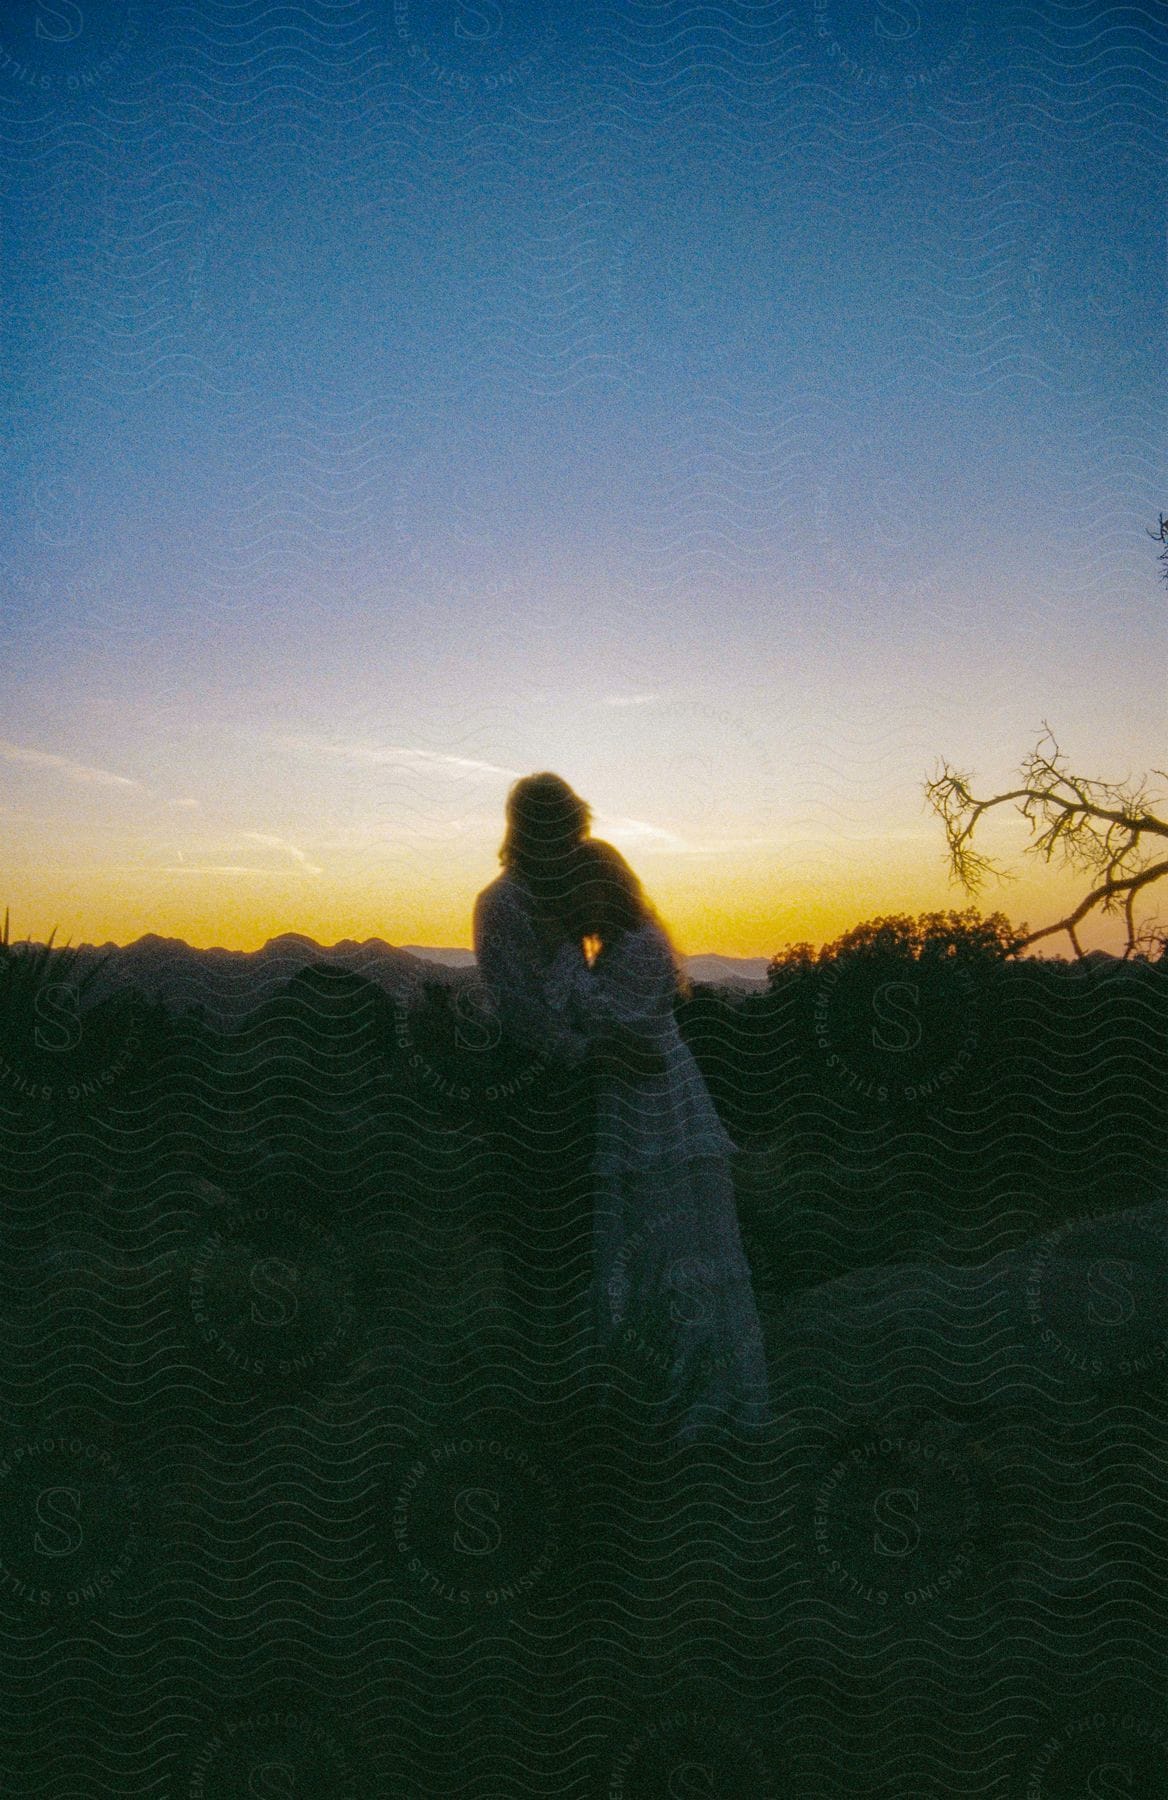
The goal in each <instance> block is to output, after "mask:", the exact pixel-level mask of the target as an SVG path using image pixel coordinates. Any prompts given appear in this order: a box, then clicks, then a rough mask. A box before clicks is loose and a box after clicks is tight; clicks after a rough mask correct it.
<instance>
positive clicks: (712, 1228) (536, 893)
mask: <svg viewBox="0 0 1168 1800" xmlns="http://www.w3.org/2000/svg"><path fill="white" fill-rule="evenodd" d="M591 822H592V814H591V809H590V808H589V806H588V805H587V803H586V802H585V801H584V800H582V799H581V798H580V796H579V795H578V794H576V793H574V792H573V791H572V789H571V788H570V787H569V786H568V784H567V782H565V781H563V780H561V778H560V777H559V776H558V775H551V774H539V775H528V776H525V777H524V778H523V779H522V780H520V781H517V782H516V783H515V785H514V786H513V787H512V789H511V791H510V793H509V795H508V797H507V831H506V836H505V837H504V839H503V844H502V847H501V850H500V853H499V860H500V861H501V862H502V864H503V873H502V874H501V875H500V876H499V877H498V878H497V879H496V880H495V881H493V882H492V883H491V884H490V886H489V887H487V888H485V889H484V890H483V892H482V893H481V894H480V895H479V897H478V900H477V902H476V904H475V913H474V941H475V952H476V956H477V959H478V967H479V972H480V974H481V977H482V979H483V981H484V983H485V984H486V986H487V988H488V990H489V991H490V993H491V994H492V996H493V999H494V1003H495V1006H496V1008H497V1010H498V1014H499V1017H500V1019H501V1021H502V1024H503V1027H504V1030H505V1032H506V1033H507V1035H508V1036H509V1038H510V1039H511V1041H512V1043H513V1044H514V1045H515V1046H516V1047H519V1046H522V1048H523V1050H524V1051H525V1052H526V1053H529V1054H531V1055H533V1057H536V1058H539V1059H542V1061H543V1062H544V1064H545V1066H546V1067H547V1068H548V1069H549V1071H550V1074H551V1078H552V1081H553V1084H554V1083H555V1082H556V1081H559V1082H560V1083H561V1084H562V1087H563V1091H566V1092H569V1093H571V1092H573V1091H574V1092H575V1094H576V1095H577V1097H578V1101H579V1103H578V1104H576V1105H575V1107H569V1108H568V1111H567V1112H566V1114H565V1115H564V1116H565V1118H567V1119H568V1120H569V1121H570V1129H571V1132H572V1136H573V1141H572V1143H571V1144H567V1143H564V1144H563V1145H562V1146H561V1152H560V1153H561V1155H562V1156H563V1157H564V1159H565V1165H564V1166H565V1167H568V1166H571V1165H573V1164H575V1165H576V1166H577V1167H582V1169H583V1172H584V1175H585V1184H584V1185H585V1188H586V1191H587V1192H588V1194H589V1196H590V1212H591V1217H590V1219H589V1220H586V1221H583V1228H584V1229H585V1231H586V1232H588V1234H589V1235H590V1240H591V1272H590V1295H591V1303H590V1311H591V1315H592V1329H593V1334H594V1335H593V1341H592V1345H591V1348H590V1352H589V1355H588V1358H587V1361H588V1364H589V1375H590V1378H591V1380H592V1382H593V1383H594V1391H595V1393H596V1396H597V1398H598V1399H599V1401H600V1404H601V1405H608V1404H610V1403H611V1401H612V1399H613V1398H614V1393H615V1389H614V1378H615V1382H616V1387H619V1388H620V1389H621V1391H622V1392H623V1393H625V1394H631V1395H632V1397H633V1399H634V1402H635V1401H636V1400H637V1398H638V1396H641V1397H643V1399H644V1401H645V1402H646V1403H647V1404H648V1407H649V1410H650V1411H651V1412H653V1413H655V1415H656V1417H657V1418H658V1420H659V1422H661V1423H665V1424H666V1425H667V1428H668V1429H669V1430H670V1431H671V1432H673V1433H675V1434H676V1435H677V1436H678V1437H680V1438H682V1439H685V1438H688V1437H691V1436H693V1435H695V1434H699V1433H703V1432H705V1431H707V1430H711V1429H713V1430H717V1429H719V1428H722V1427H731V1428H735V1429H743V1430H751V1429H756V1428H758V1427H759V1426H761V1425H763V1424H765V1422H766V1420H767V1416H768V1408H767V1383H766V1364H765V1357H764V1354H763V1347H762V1339H761V1333H760V1330H759V1323H758V1314H757V1310H756V1308H755V1303H754V1295H753V1292H752V1289H751V1280H750V1269H749V1265H748V1263H747V1261H746V1257H745V1254H744V1252H743V1247H742V1240H741V1236H740V1233H739V1229H738V1217H737V1211H736V1206H735V1199H734V1186H733V1180H732V1175H731V1165H730V1158H731V1156H732V1155H733V1154H734V1151H735V1145H734V1144H733V1143H732V1141H731V1139H730V1138H729V1137H728V1135H727V1133H726V1131H725V1130H724V1128H723V1126H722V1124H721V1121H720V1120H719V1118H718V1115H717V1113H716V1111H715V1109H714V1105H713V1102H712V1101H711V1099H710V1096H709V1093H708V1091H707V1089H706V1085H705V1082H704V1081H703V1079H702V1076H701V1072H700V1070H699V1069H698V1066H697V1063H696V1062H695V1061H694V1058H693V1056H692V1054H691V1052H690V1051H689V1049H688V1048H687V1046H686V1044H685V1043H684V1042H683V1040H682V1037H681V1033H680V1031H679V1030H678V1026H677V1022H676V1019H675V1016H674V1001H675V999H676V997H677V996H678V994H679V993H684V992H685V990H686V986H687V984H686V980H685V977H684V975H683V973H682V971H681V967H680V964H679V960H678V957H677V954H676V952H675V950H674V948H673V945H672V943H671V942H670V939H669V936H668V934H667V933H666V931H665V929H664V927H663V926H662V924H661V921H660V919H659V918H658V917H657V914H656V912H655V911H654V909H653V907H652V906H651V905H650V903H649V901H648V899H647V898H646V896H645V893H644V891H643V889H642V887H641V884H640V882H639V881H638V879H637V877H636V875H635V874H634V872H633V870H632V869H631V868H630V867H629V865H628V863H627V862H626V861H625V859H624V857H623V856H622V855H621V854H620V852H619V850H616V849H615V848H614V847H613V846H612V845H611V844H608V843H605V842H603V841H602V840H600V839H597V838H593V837H591V836H590V835H589V831H590V827H591ZM588 951H592V952H593V953H594V954H593V955H592V960H591V961H590V960H589V956H588V954H587V952H588ZM559 1192H560V1196H561V1200H562V1194H563V1189H562V1187H561V1188H560V1190H559ZM580 1230H581V1221H580V1220H579V1215H578V1213H577V1217H576V1230H575V1237H576V1241H577V1243H578V1242H579V1235H580Z"/></svg>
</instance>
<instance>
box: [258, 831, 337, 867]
mask: <svg viewBox="0 0 1168 1800" xmlns="http://www.w3.org/2000/svg"><path fill="white" fill-rule="evenodd" d="M240 836H241V837H245V838H249V839H250V840H251V842H252V843H253V844H266V845H267V846H268V848H269V849H270V850H283V851H284V852H286V854H287V855H288V856H291V857H294V858H295V859H296V861H297V862H298V863H299V864H300V865H301V867H302V868H303V869H304V870H305V872H306V873H307V874H309V875H323V874H324V870H323V869H321V868H319V867H318V866H317V864H316V863H314V862H312V861H311V859H310V858H309V857H308V856H307V855H306V853H305V852H304V851H303V850H301V849H299V848H298V847H297V845H295V844H290V843H289V842H288V839H287V838H282V837H273V836H272V835H271V833H270V832H267V831H243V832H241V833H240Z"/></svg>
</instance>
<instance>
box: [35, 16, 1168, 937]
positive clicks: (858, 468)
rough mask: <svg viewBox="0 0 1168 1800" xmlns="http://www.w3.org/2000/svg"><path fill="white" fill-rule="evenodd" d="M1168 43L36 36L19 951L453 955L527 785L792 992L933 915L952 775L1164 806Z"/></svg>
mask: <svg viewBox="0 0 1168 1800" xmlns="http://www.w3.org/2000/svg"><path fill="white" fill-rule="evenodd" d="M79 19H80V24H79V23H78V20H79ZM1166 35H1168V33H1166V30H1165V25H1164V21H1163V18H1162V16H1161V15H1157V14H1154V13H1152V12H1151V11H1150V10H1142V9H1140V8H1138V7H1136V8H1124V9H1119V8H1114V7H1103V6H1098V7H1097V6H1094V5H1091V4H1087V5H1084V6H1076V7H1073V8H1072V7H1070V6H1066V5H1050V4H1042V5H1034V4H1028V5H1019V6H1014V7H988V8H987V7H982V6H978V7H976V8H968V9H967V8H964V7H963V6H961V5H957V6H953V7H937V8H932V9H925V8H921V7H916V6H914V5H911V4H909V3H908V0H876V4H875V5H869V6H864V7H860V6H854V5H845V4H843V3H842V0H826V3H823V0H807V3H806V4H805V5H800V6H794V7H781V6H771V5H767V4H757V3H756V4H749V5H745V4H744V5H736V6H727V5H718V6H698V7H693V6H683V5H681V4H677V5H674V4H661V3H660V0H652V3H651V4H637V5H631V6H630V5H624V6H620V7H601V6H587V5H586V6H583V7H573V8H571V9H568V8H558V7H550V8H549V7H530V6H520V5H509V4H503V3H500V4H495V3H494V0H478V3H477V4H476V5H474V6H472V5H470V4H461V5H459V4H453V5H450V6H430V7H427V8H419V7H418V6H415V5H413V3H412V0H410V4H406V3H405V0H397V4H396V6H395V5H384V4H373V3H372V0H351V3H345V4H339V5H338V4H324V3H323V0H321V3H318V4H315V5H308V6H297V7H289V6H279V5H277V6H272V5H268V4H260V0H254V3H253V0H244V3H243V4H236V3H234V0H233V3H232V4H227V3H226V0H221V3H218V4H214V5H199V6H196V7H193V8H191V7H184V8H179V7H176V6H167V5H164V6H161V7H156V8H152V9H151V10H150V11H149V12H148V13H147V12H146V11H145V10H144V9H141V8H139V7H138V6H137V5H136V4H135V3H134V0H111V3H110V5H109V6H108V8H104V9H102V10H101V11H100V12H97V11H96V9H88V10H87V11H86V13H84V14H81V13H79V11H78V9H71V8H69V7H67V6H64V5H63V4H60V0H54V3H53V4H52V5H49V4H47V0H45V3H44V4H41V5H39V6H38V5H37V4H31V5H28V6H25V7H23V8H21V9H20V11H19V13H18V15H17V21H16V24H14V25H6V26H5V27H4V28H3V29H2V30H0V130H2V131H3V134H4V142H5V149H6V156H5V164H6V168H7V174H6V177H5V211H6V217H7V221H8V224H7V244H8V249H7V258H6V265H7V275H6V280H5V284H4V286H5V301H6V305H5V311H4V319H5V326H6V329H7V335H8V356H7V358H6V361H7V366H8V373H9V379H10V384H11V385H10V388H9V405H8V432H7V433H6V451H5V460H6V464H7V475H8V486H9V492H10V495H11V497H12V498H11V504H10V506H9V508H8V509H6V522H5V524H4V526H3V536H2V540H0V549H2V555H3V564H4V569H5V573H6V580H5V590H4V596H5V597H4V602H3V604H4V608H5V614H6V621H5V622H6V624H7V626H8V630H7V631H6V633H5V640H6V645H7V649H8V654H7V657H6V666H5V672H4V675H3V688H2V693H3V724H2V726H0V736H2V738H3V743H4V744H5V745H7V746H8V749H7V751H0V755H3V757H4V762H5V773H6V775H7V777H8V780H7V781H6V783H5V799H4V802H3V804H4V811H5V821H4V822H5V823H6V825H7V827H8V830H7V832H6V836H7V837H8V840H9V844H10V850H11V853H12V854H11V862H10V876H9V880H10V884H11V886H12V898H11V904H12V905H13V910H14V915H15V917H16V920H17V924H18V928H19V929H21V930H22V931H23V930H29V931H31V932H32V933H33V934H34V935H35V934H38V933H44V932H46V931H47V930H48V929H50V928H51V927H52V926H53V925H54V924H57V925H59V926H60V929H61V932H62V935H72V936H74V937H75V938H82V937H89V938H94V937H96V938H99V939H100V938H104V937H107V936H110V937H114V938H115V939H118V940H123V939H125V938H126V937H129V936H133V935H136V934H137V932H138V931H140V930H145V929H151V928H153V929H160V930H171V931H175V932H179V933H181V934H182V935H187V936H189V937H191V938H192V940H193V941H203V942H210V941H220V942H238V943H239V944H241V945H242V944H245V943H247V944H250V943H252V942H259V941H262V938H263V937H264V936H265V935H267V934H268V932H269V931H274V930H279V929H306V930H312V931H315V932H316V933H317V935H325V934H328V933H330V932H332V933H334V934H335V935H338V936H340V935H352V936H364V935H369V934H372V933H375V932H376V933H377V934H378V935H382V936H386V937H389V938H396V939H397V940H398V941H420V940H424V939H429V940H430V941H436V940H437V939H438V938H441V939H443V941H448V942H458V941H466V920H467V916H468V913H469V904H470V899H471V898H472V897H473V892H474V890H475V887H476V886H477V885H479V884H480V883H481V881H482V880H485V879H487V878H488V877H489V874H490V872H491V866H492V861H493V855H494V848H495V843H496V841H497V836H498V829H497V827H498V817H499V812H500V808H501V804H502V798H503V794H504V792H505V788H506V782H507V780H508V779H509V772H510V771H511V770H513V769H527V768H532V767H539V766H545V765H550V766H553V767H557V768H560V769H562V771H563V772H564V773H565V774H567V775H568V776H569V778H570V779H572V780H574V781H576V782H577V784H578V785H580V786H581V787H582V789H583V790H584V791H585V792H587V793H588V795H589V798H590V799H592V800H593V802H594V804H595V805H596V806H597V808H598V810H599V811H600V813H601V814H602V816H603V817H604V818H605V819H606V820H607V821H608V829H609V830H610V831H611V834H612V835H613V836H614V837H616V838H617V841H619V842H622V843H623V844H624V846H625V847H626V849H627V850H628V853H629V854H630V855H634V856H635V857H638V858H640V866H641V867H642V868H643V872H644V874H645V877H646V881H647V883H648V884H649V886H650V888H651V890H652V891H655V892H656V893H657V894H658V895H659V897H660V899H661V902H662V904H663V907H664V908H665V909H666V910H667V911H668V912H669V913H670V914H671V916H672V917H673V918H674V919H675V920H676V921H677V923H678V925H679V928H680V935H681V936H682V938H683V940H687V942H686V947H687V948H692V949H694V950H702V949H739V950H743V951H750V952H753V953H758V952H762V951H765V950H767V949H770V948H774V947H776V945H777V943H778V942H780V941H782V939H783V938H784V937H785V936H787V935H793V936H804V935H809V936H817V935H820V934H821V933H824V932H830V931H834V930H835V929H839V928H842V927H843V926H844V925H846V924H848V923H851V922H853V920H854V917H855V916H856V908H857V907H860V908H862V909H865V910H867V911H869V912H871V911H878V910H886V909H888V908H889V907H891V906H893V905H897V906H910V907H913V908H915V907H916V906H918V905H919V906H925V905H930V904H941V903H944V899H945V896H946V893H947V889H946V887H945V876H944V867H943V859H942V857H941V843H940V837H939V828H935V827H934V825H933V824H932V822H931V821H930V820H928V819H927V818H926V817H925V816H924V815H923V813H922V809H921V803H920V782H921V780H922V779H923V778H924V776H925V775H926V774H927V773H928V771H929V768H930V767H931V765H932V763H933V761H934V759H935V758H936V756H938V755H940V754H947V755H950V756H952V757H954V758H955V759H956V760H958V761H960V762H964V763H966V764H967V765H969V766H972V767H974V768H976V769H977V770H978V771H979V773H981V774H983V775H984V777H985V779H986V781H987V782H992V783H998V782H1001V781H1004V780H1005V779H1006V778H1007V777H1008V775H1009V773H1010V771H1011V770H1012V769H1013V768H1014V767H1015V766H1016V764H1017V762H1018V760H1019V759H1020V758H1021V756H1022V754H1023V752H1024V751H1025V749H1026V748H1027V747H1028V746H1029V744H1030V742H1032V741H1033V737H1034V735H1035V733H1036V731H1037V729H1038V727H1039V724H1040V722H1041V720H1042V719H1043V718H1044V717H1045V718H1049V719H1050V720H1051V722H1052V723H1053V724H1054V725H1055V726H1056V727H1057V728H1058V730H1059V733H1060V736H1061V737H1062V738H1063V739H1064V740H1065V742H1066V745H1067V747H1068V749H1069V750H1070V751H1071V752H1072V754H1073V755H1074V756H1076V757H1077V758H1078V759H1079V761H1080V762H1081V763H1082V764H1083V765H1084V766H1085V767H1087V768H1088V770H1089V771H1090V772H1092V773H1099V774H1104V775H1118V774H1123V773H1125V772H1127V771H1128V770H1129V769H1131V770H1138V769H1140V768H1143V767H1147V766H1150V765H1151V764H1153V763H1156V762H1160V763H1161V764H1162V763H1163V755H1162V751H1161V749H1160V745H1161V743H1162V738H1163V723H1164V719H1163V671H1164V616H1165V605H1164V590H1163V588H1162V586H1160V585H1159V584H1158V583H1157V579H1156V568H1155V552H1154V549H1153V547H1152V545H1151V544H1150V542H1149V540H1148V539H1147V537H1146V536H1145V535H1144V529H1145V527H1146V526H1148V525H1154V524H1155V521H1156V518H1157V515H1158V511H1159V508H1160V506H1161V505H1162V504H1163V503H1164V501H1165V495H1164V492H1163V488H1162V485H1161V477H1162V470H1163V442H1162V439H1163V422H1162V409H1161V408H1160V407H1158V406H1157V405H1155V404H1154V397H1155V394H1156V375H1157V372H1158V363H1159V359H1160V353H1161V349H1162V321H1163V301H1164V257H1163V206H1162V194H1163V188H1164V182H1163V177H1164V168H1163V161H1164V152H1163V147H1162V132H1161V131H1160V129H1159V124H1158V121H1159V119H1160V118H1161V117H1162V108H1163V99H1164V93H1163V75H1164V67H1165V61H1164V51H1165V38H1166ZM54 759H56V760H54ZM78 770H81V771H95V770H96V771H98V772H99V773H100V774H104V775H105V776H107V777H110V779H108V780H101V779H97V777H95V776H94V775H93V774H92V773H90V774H85V773H80V774H79V773H77V772H76V771H78ZM71 771H72V772H71ZM622 834H623V835H622ZM226 870H230V871H233V873H231V874H224V873H222V872H223V871H226ZM54 871H56V872H54ZM176 871H187V872H186V873H180V872H176ZM195 871H203V872H201V873H195ZM314 871H315V872H314ZM1058 898H1059V895H1058V893H1057V892H1056V886H1055V885H1052V882H1051V878H1050V877H1049V876H1048V877H1047V878H1046V881H1045V883H1044V882H1041V881H1038V880H1037V879H1036V880H1035V881H1033V882H1032V883H1031V884H1030V885H1029V886H1028V885H1026V883H1024V884H1023V886H1022V888H1021V890H1019V891H1013V890H1012V891H1010V892H1009V893H1008V894H1006V895H1002V896H998V897H996V899H997V903H1006V904H1008V905H1009V906H1010V908H1011V910H1013V911H1014V912H1015V913H1018V912H1020V911H1022V910H1023V909H1022V907H1020V905H1019V900H1020V899H1021V900H1025V902H1026V908H1025V910H1027V911H1028V912H1029V914H1030V916H1031V922H1032V923H1038V922H1039V921H1040V920H1041V918H1042V917H1043V916H1044V914H1047V915H1048V916H1049V915H1052V913H1053V907H1054V906H1055V904H1056V903H1057V900H1058Z"/></svg>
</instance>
